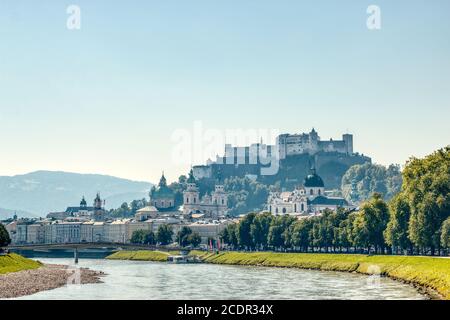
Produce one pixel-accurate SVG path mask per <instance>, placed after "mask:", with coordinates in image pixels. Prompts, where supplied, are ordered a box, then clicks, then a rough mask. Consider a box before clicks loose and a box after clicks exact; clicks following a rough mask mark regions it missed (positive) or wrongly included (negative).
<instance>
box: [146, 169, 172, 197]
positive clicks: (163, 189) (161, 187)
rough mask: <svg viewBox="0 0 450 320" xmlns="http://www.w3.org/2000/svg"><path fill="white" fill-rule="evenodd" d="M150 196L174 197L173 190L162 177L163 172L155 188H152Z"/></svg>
mask: <svg viewBox="0 0 450 320" xmlns="http://www.w3.org/2000/svg"><path fill="white" fill-rule="evenodd" d="M150 197H151V198H152V199H153V200H155V199H166V198H173V197H174V192H173V190H172V189H170V188H169V187H168V186H167V181H166V178H165V177H164V173H163V175H162V177H161V179H160V180H159V184H158V187H157V188H156V189H152V191H151V195H150Z"/></svg>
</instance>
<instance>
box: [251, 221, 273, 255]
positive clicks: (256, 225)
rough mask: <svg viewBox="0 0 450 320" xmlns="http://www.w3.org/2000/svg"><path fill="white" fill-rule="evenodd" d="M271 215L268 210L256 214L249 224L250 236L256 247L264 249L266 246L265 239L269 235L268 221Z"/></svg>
mask: <svg viewBox="0 0 450 320" xmlns="http://www.w3.org/2000/svg"><path fill="white" fill-rule="evenodd" d="M272 217H273V216H272V215H271V214H270V213H269V212H265V213H262V214H257V215H256V216H255V218H254V219H253V222H252V224H251V226H250V236H251V238H252V241H253V244H254V245H255V246H256V247H261V248H262V249H265V248H266V247H267V239H268V235H269V228H270V223H271V221H272Z"/></svg>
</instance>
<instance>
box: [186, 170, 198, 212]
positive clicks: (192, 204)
mask: <svg viewBox="0 0 450 320" xmlns="http://www.w3.org/2000/svg"><path fill="white" fill-rule="evenodd" d="M186 183H187V188H186V190H185V191H183V213H184V214H189V213H192V212H194V211H196V210H198V208H199V205H200V192H199V191H198V188H197V184H196V182H195V177H194V171H193V170H192V169H191V171H190V172H189V177H188V179H187V181H186Z"/></svg>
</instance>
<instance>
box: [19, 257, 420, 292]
mask: <svg viewBox="0 0 450 320" xmlns="http://www.w3.org/2000/svg"><path fill="white" fill-rule="evenodd" d="M39 260H40V261H42V262H44V263H53V264H67V265H72V263H73V259H66V258H54V259H51V258H39ZM78 266H79V267H86V268H91V269H93V270H100V271H103V272H105V273H106V274H107V275H106V276H105V277H103V278H102V281H103V283H99V284H86V285H67V286H65V287H61V288H58V289H54V290H50V291H43V292H39V293H36V294H34V295H31V296H26V297H22V299H89V300H94V299H139V300H142V299H150V300H151V299H190V300H191V299H215V300H216V299H359V300H365V299H425V298H426V297H425V296H423V295H421V294H419V293H418V292H417V291H416V290H415V289H414V288H412V287H411V286H408V285H405V284H402V283H399V282H395V281H393V280H391V279H388V278H379V277H376V276H371V277H369V276H365V275H359V274H351V273H344V272H322V271H310V270H301V269H284V268H266V267H246V266H226V265H212V264H168V263H161V262H141V261H117V260H103V259H80V261H79V264H78Z"/></svg>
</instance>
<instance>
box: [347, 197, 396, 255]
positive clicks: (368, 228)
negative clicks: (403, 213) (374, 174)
mask: <svg viewBox="0 0 450 320" xmlns="http://www.w3.org/2000/svg"><path fill="white" fill-rule="evenodd" d="M388 219H389V209H388V206H387V204H386V202H384V200H383V199H382V196H381V194H379V193H374V194H373V195H372V198H371V199H370V200H369V201H367V202H365V203H363V204H362V206H361V209H360V211H359V214H358V216H357V217H356V219H355V222H354V228H355V232H354V236H355V241H356V244H357V245H358V246H361V247H367V248H368V249H370V248H371V247H375V251H378V249H383V248H384V247H385V246H386V242H385V240H384V235H383V232H384V230H385V229H386V226H387V223H388Z"/></svg>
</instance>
